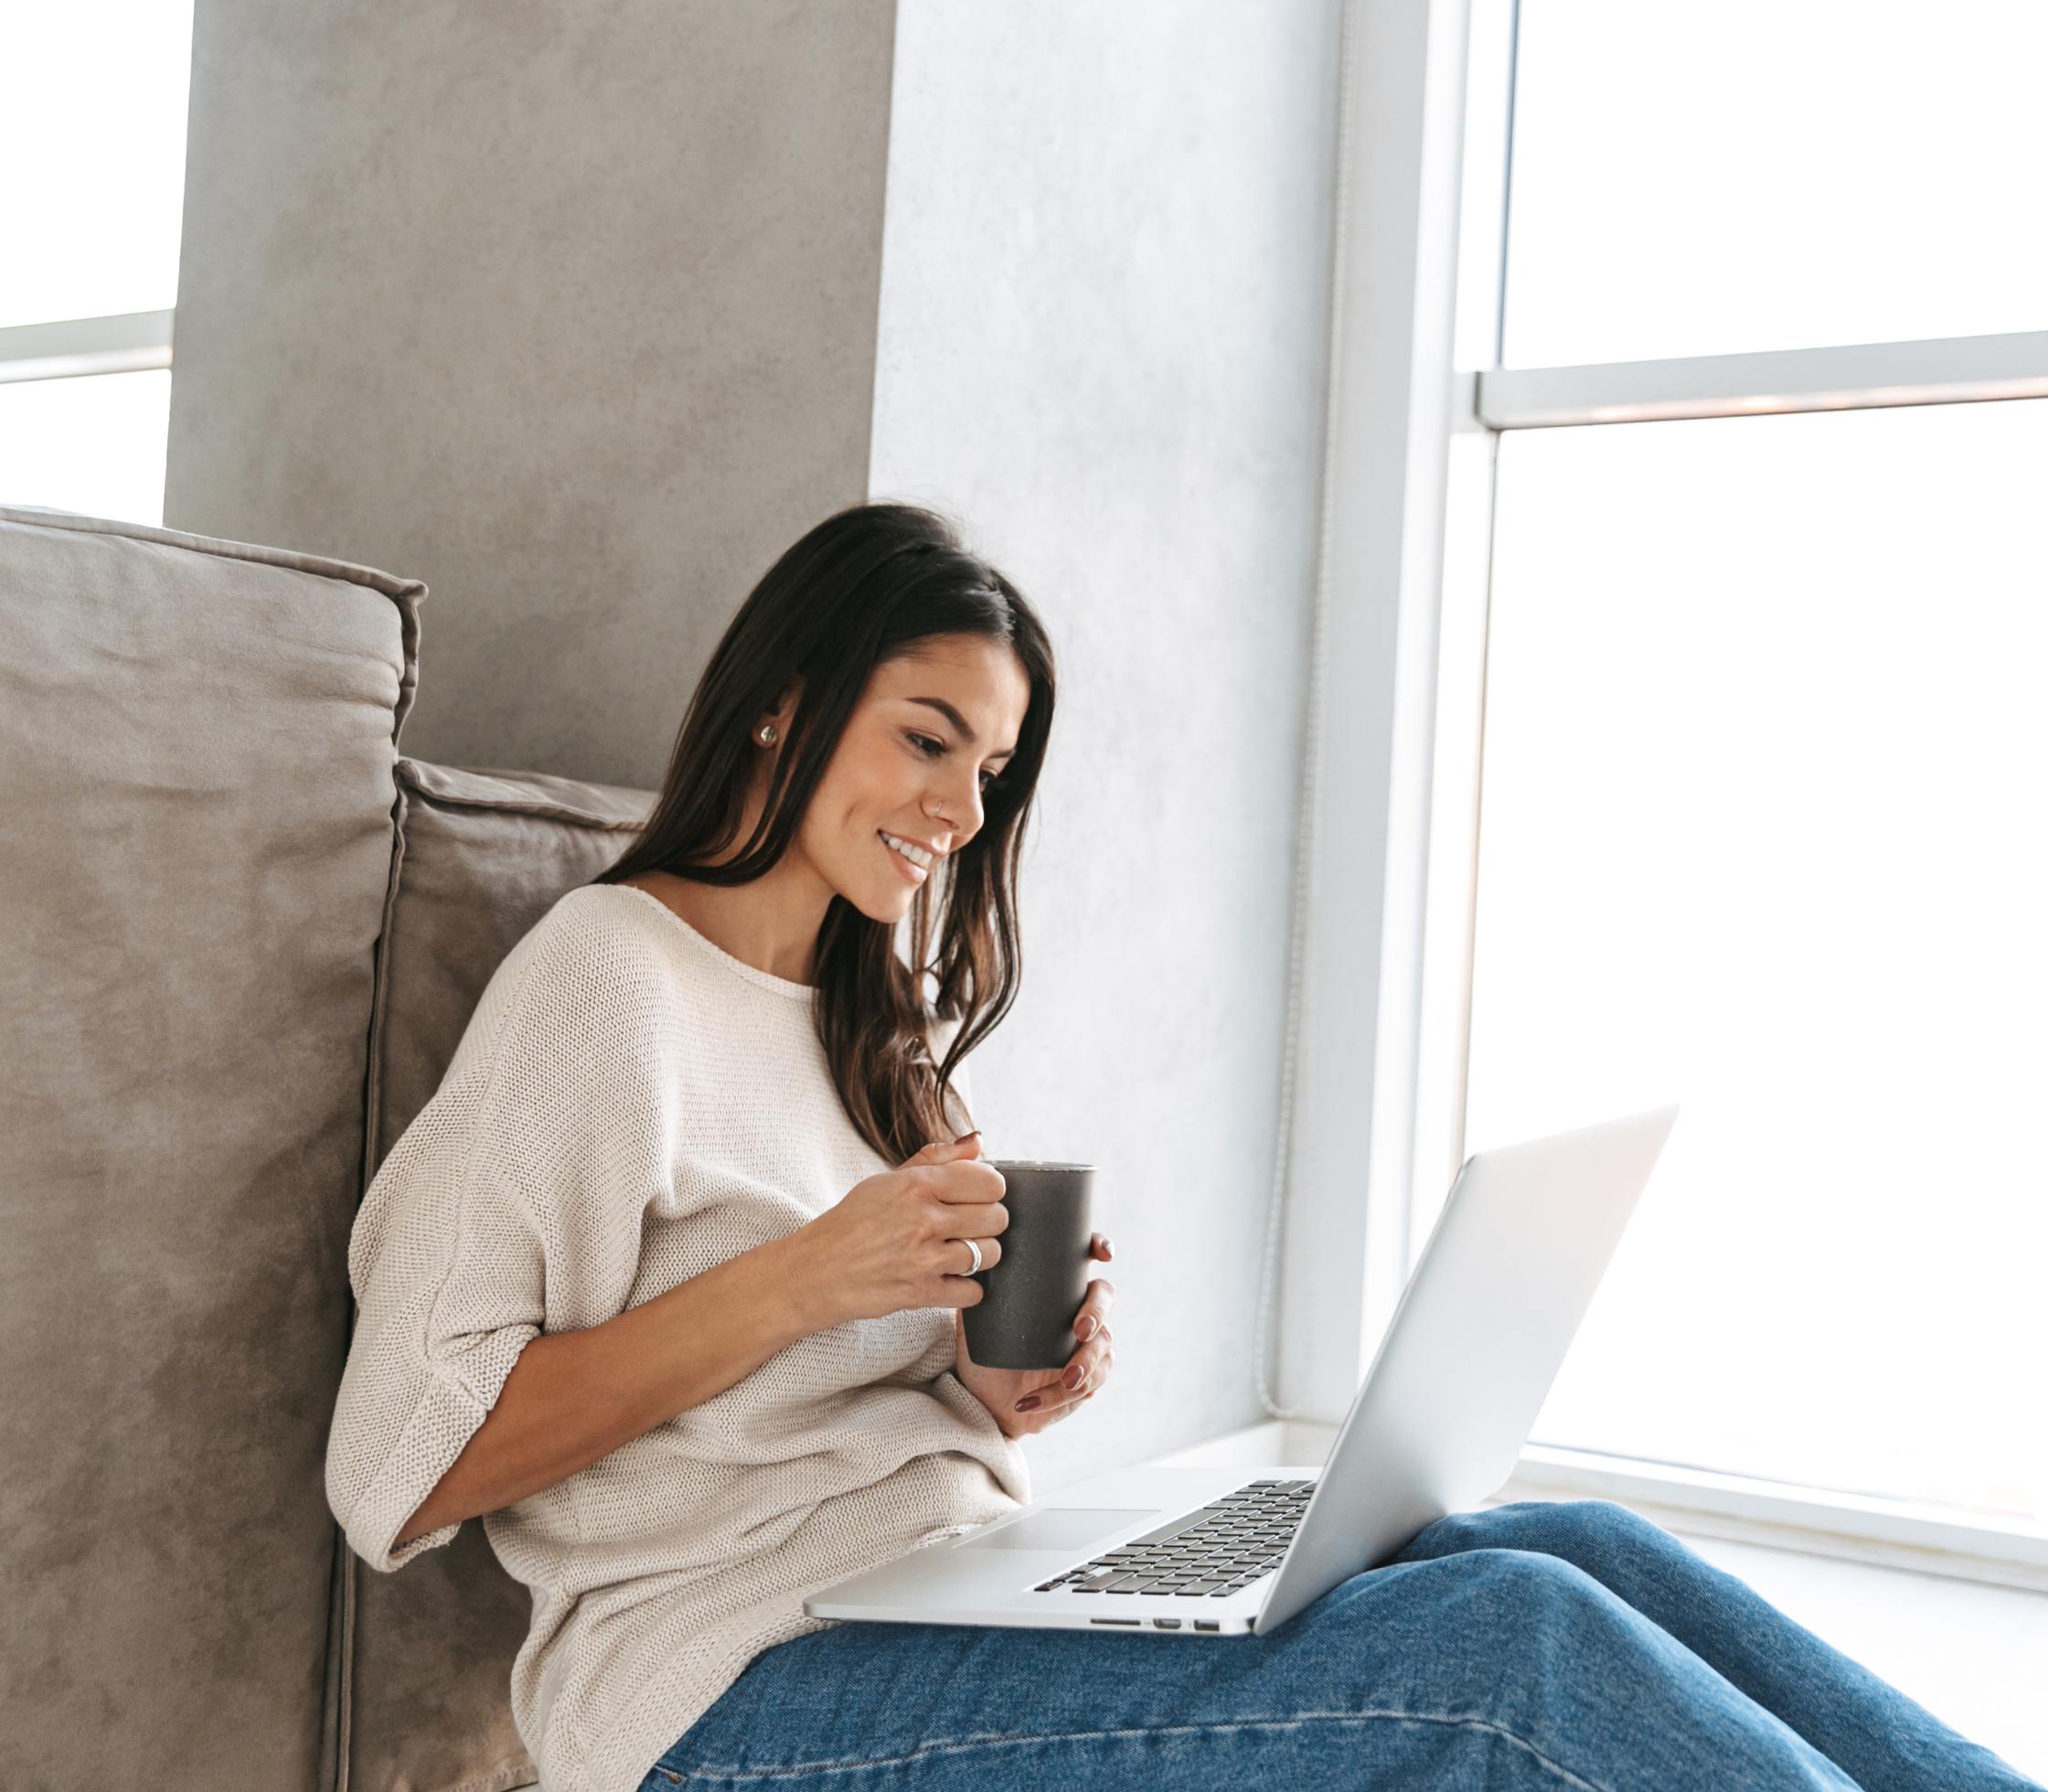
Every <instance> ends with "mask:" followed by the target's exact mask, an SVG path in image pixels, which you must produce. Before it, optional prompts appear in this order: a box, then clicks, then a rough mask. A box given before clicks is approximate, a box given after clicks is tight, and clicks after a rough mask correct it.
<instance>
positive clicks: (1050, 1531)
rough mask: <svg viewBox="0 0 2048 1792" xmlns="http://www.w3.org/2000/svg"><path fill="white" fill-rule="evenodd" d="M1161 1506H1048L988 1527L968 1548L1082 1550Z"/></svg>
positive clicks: (1148, 1516) (1144, 1517) (962, 1545)
mask: <svg viewBox="0 0 2048 1792" xmlns="http://www.w3.org/2000/svg"><path fill="white" fill-rule="evenodd" d="M1160 1510H1163V1508H1160V1507H1157V1506H1136V1507H1133V1508H1132V1509H1130V1510H1128V1511H1119V1510H1115V1509H1104V1508H1101V1507H1088V1506H1048V1507H1046V1508H1045V1509H1043V1510H1041V1511H1037V1512H1032V1513H1029V1514H1028V1515H1027V1516H1026V1517H1024V1518H1020V1519H1012V1520H1010V1521H1009V1523H1008V1524H1001V1525H997V1527H996V1529H995V1530H993V1531H984V1532H983V1533H982V1534H981V1535H980V1536H978V1537H976V1538H974V1539H972V1540H971V1541H968V1542H965V1543H962V1544H961V1545H960V1547H961V1548H962V1549H964V1550H1078V1549H1084V1548H1085V1547H1086V1546H1087V1545H1088V1544H1090V1543H1092V1542H1093V1541H1094V1540H1095V1539H1096V1538H1098V1537H1106V1536H1108V1535H1109V1533H1110V1532H1111V1531H1122V1530H1124V1529H1125V1527H1127V1526H1128V1525H1129V1523H1130V1521H1131V1520H1133V1519H1148V1518H1150V1517H1152V1515H1153V1514H1154V1513H1155V1512H1157V1511H1160Z"/></svg>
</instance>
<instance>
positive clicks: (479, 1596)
mask: <svg viewBox="0 0 2048 1792" xmlns="http://www.w3.org/2000/svg"><path fill="white" fill-rule="evenodd" d="M425 594H426V592H425V588H424V587H423V586H422V585H421V584H420V583H419V582H418V581H413V580H407V579H402V578H394V577H392V576H390V575H389V574H386V573H382V572H377V571H370V570H369V569H368V568H365V567H359V566H352V565H348V564H347V563H345V562H342V561H338V560H325V559H321V558H317V557H315V556H312V555H307V554H299V553H293V552H289V551H285V550H283V549H272V548H261V547H252V546H249V545H246V544H243V543H239V542H229V541H217V540H212V539H207V538H205V537H200V536H192V535H184V534H179V533H176V532H174V531H169V530H165V529H153V528H140V527H137V526H133V525H130V524H124V523H117V522H108V521H104V520H101V519H99V518H94V517H79V516H74V515H71V514H69V513H67V512H61V511H50V510H37V509H25V508H13V509H9V508H0V778H4V783H0V915H4V918H5V925H4V926H0V1029H4V1035H0V1051H4V1054H5V1077H4V1079H0V1203H4V1211H5V1250H4V1251H0V1351H4V1365H5V1389H6V1392H5V1403H4V1407H0V1412H4V1417H0V1425H4V1431H0V1538H4V1539H5V1554H4V1566H5V1574H6V1597H7V1605H8V1611H7V1622H6V1624H5V1627H4V1628H0V1787H8V1788H11V1789H12V1792H32V1789H33V1788H55V1789H57V1792H69V1788H73V1787H103V1786H104V1787H112V1786H131V1785H144V1786H148V1787H152V1788H155V1789H156V1792H171V1789H172V1788H180V1789H182V1788H187V1787H190V1788H195V1792H197V1788H205V1792H241V1788H261V1792H297V1788H302V1787H303V1788H317V1792H453V1789H454V1788H458V1787H459V1788H464V1792H497V1788H503V1787H517V1786H525V1785H528V1784H531V1783H532V1782H533V1781H534V1778H535V1774H534V1770H533V1766H532V1763H531V1761H530V1760H529V1758H528V1755H527V1753H526V1750H525V1749H524V1747H523V1746H522V1745H521V1744H520V1742H519V1739H518V1736H517V1733H515V1732H514V1730H513V1727H512V1722H511V1713H510V1707H509V1703H508V1697H507V1683H508V1680H509V1676H510V1671H511V1664H512V1658H513V1655H514V1653H515V1652H516V1651H517V1648H518V1646H519V1643H520V1641H521V1639H522V1637H524V1635H525V1631H526V1624H527V1618H528V1597H527V1594H526V1591H525V1589H524V1588H523V1587H522V1586H520V1585H519V1584H518V1583H517V1582H516V1581H513V1580H512V1579H511V1578H510V1577H508V1576H507V1574H506V1573H504V1571H503V1570H502V1569H500V1568H499V1566H498V1564H497V1561H496V1557H495V1556H494V1555H493V1554H492V1553H491V1551H490V1548H489V1545H488V1543H487V1542H486V1541H485V1537H484V1535H483V1532H482V1529H481V1527H480V1526H479V1525H476V1524H470V1525H466V1526H464V1529H463V1531H461V1532H460V1534H459V1535H458V1536H457V1537H456V1539H455V1541H454V1542H453V1544H451V1545H450V1546H449V1547H448V1548H446V1549H444V1550H436V1551H432V1552H429V1553H428V1554H427V1555H425V1556H422V1557H421V1558H420V1559H419V1560H418V1561H417V1562H415V1563H410V1564H408V1566H407V1567H406V1568H405V1569H403V1570H402V1571H400V1572H399V1573H395V1574H379V1573H374V1572H373V1571H372V1570H370V1569H369V1568H368V1567H367V1566H366V1565H365V1564H364V1563H362V1562H361V1561H360V1560H359V1559H358V1558H357V1557H356V1556H355V1555H354V1554H353V1553H352V1552H350V1551H349V1550H348V1549H347V1547H346V1545H345V1544H344V1542H343V1540H342V1538H341V1536H340V1533H339V1531H338V1530H337V1529H336V1524H335V1521H334V1518H333V1515H332V1514H331V1513H330V1512H329V1510H328V1509H327V1504H326V1498H325V1481H324V1468H325V1444H326V1434H327V1425H328V1421H329V1418H330V1416H331V1414H332V1413H333V1409H334V1401H335V1394H336V1388H337V1387H338V1385H339V1383H340V1379H341V1370H342V1363H343V1360H344V1359H345V1356H346V1354H347V1344H348V1333H349V1328H350V1325H351V1324H352V1322H353V1317H354V1304H353V1301H352V1299H351V1297H350V1294H349V1290H348V1280H347V1246H348V1234H349V1228H350V1224H351V1222H352V1220H353V1217H354V1214H355V1211H356V1207H357V1202H358V1200H360V1199H361V1195H362V1191H363V1189H364V1188H365V1187H366V1186H367V1183H368V1179H369V1176H370V1174H371V1173H372V1172H373V1171H374V1170H375V1168H376V1166H377V1164H378V1163H379V1161H380V1160H381V1158H382V1156H383V1154H384V1153H385V1152H386V1151H387V1150H389V1147H390V1146H391V1145H392V1143H393V1142H394V1141H395V1140H396V1139H397V1138H398V1136H400V1133H402V1132H403V1131H404V1129H405V1127H406V1126H407V1125H408V1124H409V1123H410V1122H411V1119H412V1117H413V1115H415V1114H416V1113H418V1111H419V1109H420V1108H421V1105H422V1104H424V1103H425V1102H426V1100H427V1098H428V1097H429V1096H430V1095H431V1094H432V1093H433V1090H434V1088H435V1086H436V1085H437V1083H439V1081H440V1077H441V1074H442V1072H443V1069H444V1067H445V1066H446V1064H447V1062H448V1061H449V1059H450V1057H451V1056H452V1055H453V1051H454V1048H455V1044H456V1042H457V1040H459V1039H460V1037H461V1034H462V1030H463V1028H464V1025H465V1023H466V1022H467V1020H468V1018H469V1015H470V1012H471V1009H472V1008H474V1006H475V1002H476V999H477V997H478V996H479V995H480V994H481V993H482V989H483V986H484V984H485V980H486V979H487V978H488V977H489V976H490V974H491V972H492V970H493V969H494V968H495V967H496V965H497V963H498V961H499V959H500V958H501V957H502V956H503V955H504V954H505V953H506V952H507V950H508V949H509V948H510V946H511V945H512V944H513V943H514V942H515V941H516V940H517V938H518V937H519V936H520V935H521V934H522V933H525V932H526V930H527V929H528V927H530V926H531V925H532V924H533V923H534V922H535V921H536V920H537V919H538V918H539V916H540V914H541V913H542V912H544V911H545V910H546V909H547V908H548V906H549V904H550V903H551V902H553V901H555V900H556V898H557V897H559V896H560V894H561V893H562V892H563V891H566V890H568V889H570V888H572V887H573V886H575V885H576V884H579V883H581V882H583V881H586V880H589V879H590V878H591V877H592V876H594V875H595V874H596V873H597V872H598V871H600V870H602V869H604V868H605V867H606V866H608V865H610V864H611V863H612V862H613V860H615V859H617V857H618V856H619V854H620V853H621V852H622V851H623V850H624V848H625V846H626V844H627V842H628V838H629V837H630V835H631V833H632V831H633V830H634V829H635V827H637V826H639V825H640V824H641V823H642V822H643V821H644V820H645V817H646V816H647V815H648V813H649V812H650V810H651V808H652V805H653V801H654V797H653V793H651V792H647V791H639V790H628V789H622V788H616V787H613V786H607V785H597V784H579V783H575V782H572V781H571V780H568V779H564V778H556V777H549V776H545V775H541V774H538V773H521V772H508V771H496V770H485V771H463V770H456V769H453V768H452V767H447V766H440V765H429V764H424V763H419V762H416V761H412V760H409V759H406V758H403V757H401V756H400V752H399V745H398V742H399V735H400V730H401V728H402V727H403V724H404V721H405V717H406V713H407V711H408V709H410V708H411V702H412V698H413V693H414V689H415V685H416V681H417V677H418V661H419V643H420V604H421V599H422V598H423V597H424V596H425Z"/></svg>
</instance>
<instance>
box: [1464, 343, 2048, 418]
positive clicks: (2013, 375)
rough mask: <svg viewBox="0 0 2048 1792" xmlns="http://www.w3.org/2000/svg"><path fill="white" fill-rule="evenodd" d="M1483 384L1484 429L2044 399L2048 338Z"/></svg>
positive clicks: (1591, 371)
mask: <svg viewBox="0 0 2048 1792" xmlns="http://www.w3.org/2000/svg"><path fill="white" fill-rule="evenodd" d="M2043 397H2048V330H2021V331H2017V332H2015V333H2013V334H2011V335H2007V336H1936V337H1933V338H1930V339H1928V340H1925V341H1918V342H1859V343H1842V344H1832V345H1829V346H1827V347H1819V348H1782V349H1771V350H1766V351H1762V352H1758V353H1753V354H1744V355H1694V356H1688V357H1683V358H1680V359H1676V360H1665V361H1610V362H1600V363H1595V364H1593V365H1590V366H1585V367H1562V368H1487V369H1484V370H1483V371H1481V372H1480V373H1479V375H1478V377H1477V413H1478V420H1479V421H1481V422H1483V423H1485V424H1486V425H1487V426H1488V427H1489V428H1492V429H1499V430H1512V429H1552V428H1556V427H1559V426H1560V425H1571V424H1585V423H1641V422H1652V421H1669V420H1672V419H1677V418H1683V417H1753V416H1758V415H1769V414H1779V413H1784V412H1788V411H1861V410H1872V409H1876V408H1880V407H1883V406H1891V405H1904V404H1959V403H1972V402H1978V401H1981V400H1991V399H2022V398H2043Z"/></svg>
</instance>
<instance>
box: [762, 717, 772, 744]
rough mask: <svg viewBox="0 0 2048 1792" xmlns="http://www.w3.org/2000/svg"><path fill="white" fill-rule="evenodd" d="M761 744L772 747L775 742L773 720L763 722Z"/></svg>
mask: <svg viewBox="0 0 2048 1792" xmlns="http://www.w3.org/2000/svg"><path fill="white" fill-rule="evenodd" d="M761 744H762V745H763V746H764V747H772V746H773V745H774V744H775V724H774V723H773V722H772V721H770V722H763V723H762V725H761Z"/></svg>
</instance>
